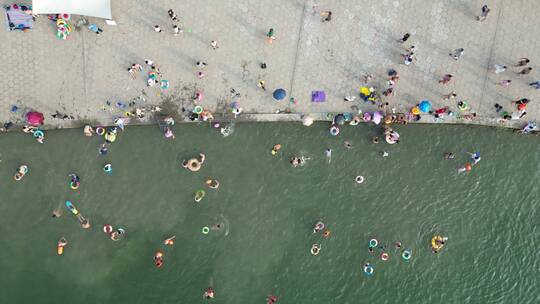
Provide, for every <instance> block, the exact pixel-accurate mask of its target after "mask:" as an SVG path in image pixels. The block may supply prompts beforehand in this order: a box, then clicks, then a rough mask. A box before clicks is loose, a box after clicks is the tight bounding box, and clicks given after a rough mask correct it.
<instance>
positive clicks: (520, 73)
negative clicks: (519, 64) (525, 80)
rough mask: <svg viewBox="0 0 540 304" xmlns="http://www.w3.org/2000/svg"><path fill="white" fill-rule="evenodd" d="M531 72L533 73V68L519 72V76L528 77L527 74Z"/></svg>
mask: <svg viewBox="0 0 540 304" xmlns="http://www.w3.org/2000/svg"><path fill="white" fill-rule="evenodd" d="M531 71H532V68H531V67H528V68H524V69H523V70H521V71H519V72H518V75H527V74H530V73H531Z"/></svg>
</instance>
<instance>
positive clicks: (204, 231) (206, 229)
mask: <svg viewBox="0 0 540 304" xmlns="http://www.w3.org/2000/svg"><path fill="white" fill-rule="evenodd" d="M209 232H210V228H208V227H206V226H204V227H202V233H203V234H208V233H209Z"/></svg>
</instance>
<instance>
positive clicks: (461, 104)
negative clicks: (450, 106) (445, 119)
mask: <svg viewBox="0 0 540 304" xmlns="http://www.w3.org/2000/svg"><path fill="white" fill-rule="evenodd" d="M458 109H459V110H460V111H467V110H468V109H469V104H468V103H467V102H466V101H464V100H462V101H460V102H458Z"/></svg>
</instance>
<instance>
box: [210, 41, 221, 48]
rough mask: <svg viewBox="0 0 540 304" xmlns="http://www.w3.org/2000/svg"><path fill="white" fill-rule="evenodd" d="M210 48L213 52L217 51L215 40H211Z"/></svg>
mask: <svg viewBox="0 0 540 304" xmlns="http://www.w3.org/2000/svg"><path fill="white" fill-rule="evenodd" d="M210 46H211V47H212V49H214V50H217V49H218V48H219V46H218V44H217V41H216V40H212V41H210Z"/></svg>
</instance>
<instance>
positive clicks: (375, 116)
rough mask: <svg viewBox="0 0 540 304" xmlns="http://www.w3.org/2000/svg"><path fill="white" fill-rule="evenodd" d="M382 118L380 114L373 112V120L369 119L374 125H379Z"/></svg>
mask: <svg viewBox="0 0 540 304" xmlns="http://www.w3.org/2000/svg"><path fill="white" fill-rule="evenodd" d="M382 118H383V115H382V113H381V112H378V111H377V112H375V113H373V118H372V119H371V120H372V121H373V122H374V123H375V124H376V125H378V124H380V123H381V120H382Z"/></svg>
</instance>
